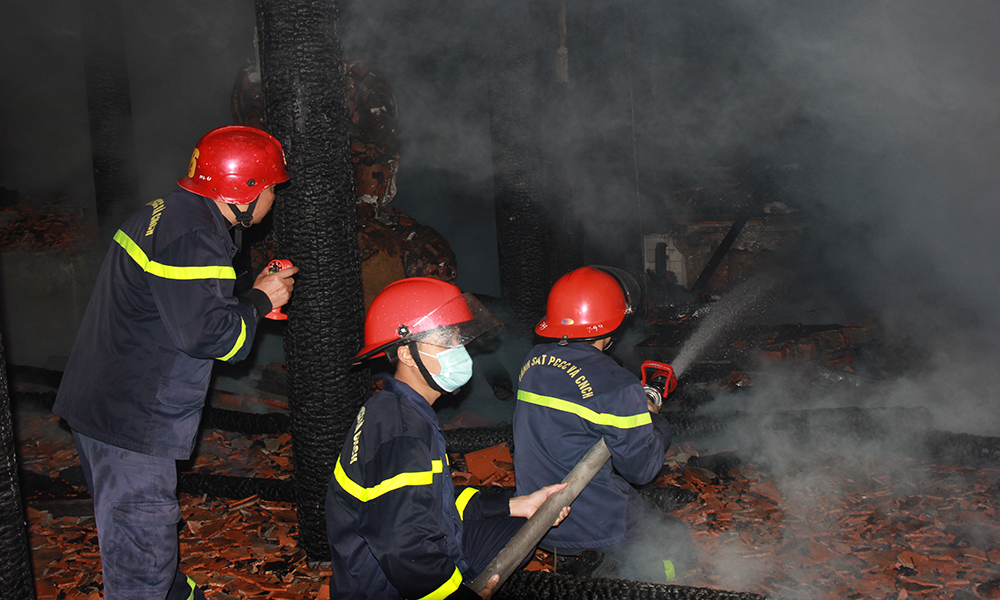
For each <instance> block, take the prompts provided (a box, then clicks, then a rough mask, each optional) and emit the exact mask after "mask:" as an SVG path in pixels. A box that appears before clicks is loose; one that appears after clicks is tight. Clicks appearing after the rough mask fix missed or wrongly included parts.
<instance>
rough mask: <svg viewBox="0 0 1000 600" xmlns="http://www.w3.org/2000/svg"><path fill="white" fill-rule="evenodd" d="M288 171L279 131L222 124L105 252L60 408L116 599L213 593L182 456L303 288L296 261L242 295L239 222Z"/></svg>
mask: <svg viewBox="0 0 1000 600" xmlns="http://www.w3.org/2000/svg"><path fill="white" fill-rule="evenodd" d="M284 181H288V173H287V171H286V170H285V157H284V153H283V152H282V148H281V144H280V143H278V140H276V139H274V138H273V137H271V136H270V135H268V134H267V133H265V132H263V131H261V130H259V129H254V128H252V127H243V126H230V127H221V128H218V129H215V130H213V131H210V132H209V133H208V134H206V135H205V136H204V137H203V138H201V140H200V141H199V142H198V144H197V145H196V146H195V149H194V152H193V153H192V155H191V160H190V164H189V166H188V171H187V175H186V176H185V177H182V178H181V179H179V180H178V182H177V183H178V185H180V187H181V188H182V189H179V190H175V191H174V192H172V193H170V194H168V195H166V196H164V197H163V198H159V199H156V200H153V201H152V202H150V203H148V204H146V205H145V206H143V207H142V208H141V209H139V210H138V211H136V212H135V213H134V214H133V215H132V216H130V217H129V218H128V219H126V220H125V222H124V223H123V224H122V225H121V228H120V229H119V230H118V232H117V233H116V234H115V236H114V243H112V245H111V248H110V250H108V253H107V255H106V257H105V259H104V265H103V267H102V268H101V271H100V274H99V275H98V278H97V282H96V284H95V287H94V291H93V295H92V296H91V299H90V303H89V304H88V306H87V311H86V313H85V314H84V317H83V321H82V323H81V325H80V330H79V332H78V333H77V338H76V342H75V343H74V345H73V350H72V352H71V354H70V357H69V361H68V363H67V365H66V369H65V371H64V373H63V378H62V382H61V384H60V386H59V392H58V394H57V396H56V402H55V407H54V408H53V411H54V412H55V413H56V414H57V415H59V416H60V417H62V418H64V419H65V420H66V421H67V423H68V424H69V426H70V428H71V429H72V430H73V439H74V440H75V442H76V446H77V450H78V453H79V455H80V460H81V463H82V465H83V470H84V475H85V477H86V480H87V486H88V487H89V488H90V492H91V497H92V498H93V501H94V514H95V518H96V521H97V533H98V540H99V543H100V550H101V563H102V568H103V573H104V597H105V598H106V599H108V600H115V599H119V598H129V599H136V598H140V599H144V598H149V599H153V598H156V599H157V600H162V599H163V598H168V599H173V598H185V599H187V598H204V594H202V592H201V590H199V589H198V588H197V586H195V584H194V582H193V581H192V580H191V579H190V578H188V577H186V576H185V575H183V574H182V573H181V572H180V570H179V569H178V558H179V557H178V542H177V523H178V521H179V520H180V517H181V512H180V508H179V506H178V502H177V467H176V461H177V460H186V459H188V458H190V456H191V452H192V450H193V448H194V444H195V440H196V434H197V430H198V424H199V421H200V420H201V411H202V408H203V406H204V404H205V393H206V391H207V389H208V383H209V378H210V376H211V372H212V364H213V362H214V361H215V360H223V361H228V362H236V361H239V360H242V359H243V358H245V357H246V356H247V355H248V354H249V352H250V346H251V344H252V343H253V339H254V335H255V333H256V331H257V324H258V323H259V321H260V319H261V318H262V317H263V316H264V315H266V314H267V313H268V312H269V311H270V310H271V309H272V308H277V307H280V306H282V305H284V304H285V303H286V302H287V301H288V299H289V298H290V296H291V293H292V287H293V280H292V275H294V274H295V273H296V272H297V271H298V269H296V268H290V269H285V270H283V271H280V272H278V273H271V274H269V273H267V272H263V273H261V274H260V275H259V276H258V277H257V279H256V281H255V282H254V284H253V287H252V289H250V290H247V291H246V292H244V293H241V294H240V295H238V296H237V295H235V294H234V292H233V284H234V282H235V280H236V272H235V270H234V269H233V266H232V260H233V256H234V254H235V253H236V247H235V245H234V244H233V239H232V237H231V236H230V232H229V229H230V228H231V227H233V226H234V225H239V226H240V227H243V228H246V227H249V226H251V225H252V224H254V223H258V222H260V219H261V218H263V217H264V215H266V214H267V212H268V211H269V210H270V209H271V205H272V203H273V202H274V186H275V185H276V184H279V183H282V182H284Z"/></svg>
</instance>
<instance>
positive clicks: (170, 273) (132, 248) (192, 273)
mask: <svg viewBox="0 0 1000 600" xmlns="http://www.w3.org/2000/svg"><path fill="white" fill-rule="evenodd" d="M115 241H116V242H118V245H119V246H121V247H122V248H124V249H125V252H127V253H128V255H129V256H131V257H132V260H134V261H135V262H136V264H138V265H139V266H140V267H141V268H142V270H143V271H145V272H147V273H149V274H150V275H156V276H157V277H162V278H164V279H181V280H192V279H236V269H234V268H233V267H231V266H207V267H175V266H171V265H165V264H163V263H158V262H156V261H153V260H149V257H148V256H146V253H145V252H143V251H142V248H140V247H139V244H136V243H135V242H133V241H132V238H130V237H128V235H126V234H125V232H124V231H122V230H121V229H119V230H118V233H116V234H115Z"/></svg>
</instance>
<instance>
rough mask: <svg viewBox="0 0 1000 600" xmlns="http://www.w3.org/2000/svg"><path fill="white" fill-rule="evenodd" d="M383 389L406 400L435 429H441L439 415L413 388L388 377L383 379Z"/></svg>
mask: <svg viewBox="0 0 1000 600" xmlns="http://www.w3.org/2000/svg"><path fill="white" fill-rule="evenodd" d="M382 389H383V390H385V391H387V392H391V393H393V394H395V395H397V396H400V397H402V398H406V399H407V400H409V401H410V403H411V404H413V405H414V406H416V407H417V410H419V411H420V413H421V414H423V415H424V416H425V417H427V420H428V421H430V422H431V424H432V425H434V427H436V428H437V429H441V422H440V421H438V417H437V413H436V412H434V407H433V406H431V404H430V402H428V401H427V399H426V398H424V397H423V396H421V395H420V394H418V393H417V392H416V391H414V389H413V388H411V387H410V386H408V385H406V384H405V383H403V382H402V381H399V380H398V379H396V378H395V377H393V376H392V375H386V376H385V377H383V378H382Z"/></svg>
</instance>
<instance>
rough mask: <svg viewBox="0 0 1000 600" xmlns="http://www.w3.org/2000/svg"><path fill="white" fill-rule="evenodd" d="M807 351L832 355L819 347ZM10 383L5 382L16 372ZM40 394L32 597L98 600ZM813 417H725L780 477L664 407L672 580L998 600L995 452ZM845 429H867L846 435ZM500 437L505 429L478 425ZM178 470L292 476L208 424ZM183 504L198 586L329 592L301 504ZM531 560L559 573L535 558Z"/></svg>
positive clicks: (775, 594) (190, 498)
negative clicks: (687, 551) (883, 443)
mask: <svg viewBox="0 0 1000 600" xmlns="http://www.w3.org/2000/svg"><path fill="white" fill-rule="evenodd" d="M814 337H815V336H814ZM843 345H844V344H840V345H839V346H838V347H837V351H838V352H840V351H842V348H841V346H843ZM800 346H801V344H800ZM818 358H820V359H821V360H823V362H822V363H820V364H822V365H826V366H829V365H830V364H832V363H831V361H830V360H829V357H828V356H819V357H818ZM826 366H824V368H826ZM846 372H848V373H849V371H846ZM823 373H826V372H825V371H824V372H823ZM13 379H14V381H15V388H16V381H17V373H16V372H15V374H14V377H13ZM724 379H726V380H728V381H730V382H731V381H734V380H735V379H736V378H734V377H733V376H730V377H728V378H724ZM822 380H823V381H826V382H829V381H830V378H829V377H823V378H822ZM847 385H851V386H854V385H855V383H854V382H851V381H848V383H847ZM730 387H736V388H738V387H740V386H739V385H735V386H732V385H730ZM43 388H44V386H42V387H39V386H35V387H29V388H24V387H22V388H20V390H17V389H15V391H17V392H18V393H14V394H13V396H14V399H15V409H16V410H15V417H16V422H17V430H18V434H19V439H20V445H19V448H20V460H21V464H22V467H23V469H24V473H23V476H22V487H23V489H24V492H25V496H26V501H27V505H28V517H29V525H30V532H29V533H30V539H31V545H32V555H33V560H34V568H35V575H36V581H37V590H38V597H39V598H40V599H50V598H59V599H62V598H98V597H100V590H101V587H100V585H101V577H100V568H99V565H100V557H99V553H98V551H97V537H96V532H95V530H94V524H93V517H92V516H90V512H89V511H88V506H89V500H88V499H87V498H86V490H85V487H84V486H83V485H82V477H81V474H80V469H79V466H78V463H77V459H76V453H75V450H74V449H73V445H72V440H71V438H70V436H69V433H68V431H67V430H66V429H65V426H64V425H62V424H61V423H60V422H59V420H58V419H57V418H56V417H54V416H53V415H52V414H51V413H50V412H49V411H48V410H47V409H46V408H45V406H44V402H37V401H33V400H32V399H31V398H35V397H36V396H37V395H38V394H39V390H42V394H41V397H44V396H45V394H44V389H43ZM26 392H27V393H26ZM32 394H35V396H32ZM249 400H250V401H252V399H249ZM268 402H270V401H268ZM270 408H273V407H269V409H270ZM813 412H814V413H815V414H821V415H823V418H824V419H826V420H824V421H821V422H819V423H818V424H817V423H809V422H808V421H809V419H812V418H813V416H809V417H803V416H802V415H801V414H793V413H781V414H778V415H777V416H775V415H773V414H772V415H770V416H768V417H767V418H766V419H764V420H762V419H761V418H758V417H752V418H751V417H749V416H747V415H745V414H743V415H741V416H739V417H738V418H737V419H736V421H740V419H742V423H743V424H746V423H751V424H752V425H754V426H755V427H754V428H756V429H760V430H764V435H762V436H761V437H760V438H759V439H757V440H754V443H755V444H760V443H763V442H766V441H770V440H771V439H772V438H773V437H775V436H777V435H786V436H787V437H789V439H790V440H791V441H792V444H791V445H790V446H787V447H791V448H795V445H794V444H795V443H801V444H802V447H803V452H802V455H801V456H790V457H789V456H785V457H784V461H785V464H783V465H782V466H783V467H786V469H783V470H784V471H785V474H784V475H778V474H777V473H776V471H775V470H773V469H772V466H773V463H770V462H768V461H765V460H761V461H758V460H755V458H754V454H753V451H752V450H750V451H748V449H747V448H740V447H729V445H727V444H730V445H731V444H738V443H740V438H737V437H733V436H726V435H721V436H720V435H713V436H698V435H693V434H691V432H695V431H708V430H711V431H713V432H715V433H718V429H719V428H720V427H724V426H725V425H724V419H718V418H710V419H708V420H702V421H697V419H696V418H693V419H689V420H687V421H682V420H681V417H684V418H688V417H691V413H690V412H689V413H677V414H671V417H670V418H671V419H677V422H676V426H675V435H676V436H677V438H678V439H677V440H676V441H675V443H674V444H673V446H672V447H671V450H670V452H669V453H668V456H667V460H666V463H665V466H664V469H663V470H662V471H661V474H660V476H659V477H658V478H657V480H656V481H655V483H654V484H652V485H650V486H644V487H643V489H642V490H641V493H642V494H643V495H644V496H646V497H647V498H651V499H652V501H654V503H655V504H656V505H657V506H659V507H660V508H661V509H664V510H666V511H669V512H671V513H672V514H673V515H675V516H676V517H678V518H679V519H681V520H682V521H683V522H685V523H686V524H687V525H688V527H689V528H690V530H691V532H692V534H693V537H694V540H695V542H696V543H697V545H698V546H699V548H700V549H701V562H700V564H699V565H698V566H697V567H696V568H695V569H693V570H691V571H689V572H686V573H680V574H679V575H678V577H677V579H676V580H674V581H673V582H672V583H676V584H678V585H684V586H693V587H705V588H714V589H717V590H731V591H739V592H751V593H756V594H762V595H766V596H770V597H772V598H786V599H789V600H791V599H809V600H821V599H827V598H829V599H835V598H836V599H844V598H848V599H862V598H878V599H892V600H899V599H905V598H954V599H959V600H966V599H974V598H1000V520H998V519H997V515H996V510H997V507H998V505H1000V467H998V466H997V465H998V464H1000V463H997V462H996V461H992V462H989V461H988V462H986V463H979V464H976V465H971V466H970V465H969V464H968V463H965V462H963V461H961V460H950V459H948V454H947V453H946V452H943V451H940V449H939V451H938V453H937V454H936V455H935V454H933V453H932V454H930V455H922V453H912V452H908V451H905V449H904V450H900V451H898V452H896V451H893V452H888V451H887V452H884V453H882V454H879V453H875V454H866V455H865V457H864V458H860V459H859V458H858V456H853V455H851V454H850V453H849V452H841V451H840V449H842V448H843V447H845V445H846V446H849V445H850V444H852V443H854V444H858V445H870V444H872V443H873V440H876V441H878V440H881V439H882V438H883V437H884V435H885V434H886V431H887V430H886V429H885V428H883V427H882V426H881V425H879V424H878V423H875V422H869V421H873V418H874V416H878V418H879V419H884V420H886V421H891V422H892V429H899V428H901V427H902V425H901V424H900V419H901V418H903V417H904V416H906V418H909V419H911V421H912V423H910V425H911V426H914V427H927V425H926V424H925V423H924V422H923V421H922V420H921V418H920V417H921V415H920V413H919V411H912V410H907V411H906V412H905V413H899V412H896V411H893V410H884V411H881V412H878V411H861V412H858V411H853V409H852V410H849V411H840V412H838V411H826V412H824V411H813ZM803 414H804V413H803ZM831 416H832V417H833V418H835V419H836V420H833V421H831V420H829V419H830V418H831ZM754 419H757V420H754ZM210 420H211V419H210ZM706 424H707V425H706ZM762 424H763V425H766V427H764V426H763V425H762ZM831 424H832V425H831ZM699 427H701V430H699V429H698V428H699ZM810 427H811V429H810ZM785 429H787V430H788V431H784V430H785ZM854 429H861V430H863V434H864V435H862V436H861V437H857V438H852V437H851V435H853V434H852V431H853V430H854ZM827 430H834V431H835V434H836V435H841V434H845V435H846V437H847V438H848V439H847V440H846V444H845V445H837V446H830V445H827V444H823V443H816V435H817V432H820V431H827ZM689 434H690V435H689ZM505 435H506V434H505V433H504V431H503V428H502V427H500V428H496V429H495V430H492V431H491V432H490V436H492V437H490V436H487V437H488V438H489V439H491V440H492V439H493V438H495V437H499V438H503V437H504V436H505ZM935 435H937V434H935ZM940 437H941V436H940V435H937V437H935V436H933V435H931V436H928V437H927V438H926V440H927V441H925V442H924V443H923V445H925V446H926V445H928V443H929V442H933V443H934V444H937V445H939V446H940V445H941V443H940V442H939V441H937V440H939V438H940ZM484 439H487V438H484ZM921 439H924V438H921ZM720 440H724V441H720ZM742 441H744V442H745V441H746V440H745V439H743V440H742ZM841 441H844V440H841ZM983 443H985V442H983ZM989 443H992V441H990V442H989ZM468 444H469V441H468V440H464V439H463V440H461V443H457V440H453V445H456V446H462V445H464V446H468ZM917 445H918V446H920V445H921V443H920V442H918V443H917ZM806 446H809V447H810V448H809V452H808V453H807V452H805V451H804V449H805V447H806ZM896 450H899V449H898V448H896ZM784 454H785V455H787V454H789V453H788V452H787V450H786V451H785V452H784ZM792 454H794V452H793V453H792ZM980 454H982V452H980ZM921 456H925V457H923V458H921ZM926 456H930V458H927V457H926ZM450 458H451V464H452V469H453V476H454V478H455V481H456V483H459V484H461V485H478V486H490V485H499V486H512V485H513V484H514V477H515V474H514V473H513V464H512V463H513V461H512V460H511V457H510V451H509V448H508V447H507V445H506V444H503V443H501V444H499V445H497V444H496V442H495V441H490V446H489V447H486V448H480V449H478V450H474V451H473V450H471V449H464V450H462V453H461V454H460V453H456V454H453V455H452V456H451V457H450ZM787 467H790V468H787ZM184 469H185V471H184V473H186V474H201V475H228V476H233V477H241V478H265V479H267V480H271V481H274V482H279V483H282V482H283V483H289V482H290V479H291V477H292V475H293V473H292V467H291V440H290V435H289V434H288V433H287V432H286V431H274V432H269V433H255V434H244V433H235V432H232V431H226V430H223V429H219V428H215V427H211V426H210V427H207V428H206V430H205V432H204V435H203V437H202V440H201V442H200V443H199V446H198V452H197V457H196V458H195V460H193V461H192V462H191V463H190V464H186V465H184ZM789 471H791V472H793V473H794V477H791V478H790V477H789V476H788V472H789ZM184 473H182V480H183V477H184ZM182 487H183V485H182ZM180 498H181V506H182V511H183V515H184V520H183V523H182V528H181V533H180V536H181V553H182V560H183V568H184V570H185V572H187V573H188V574H190V575H191V577H193V578H194V579H195V580H196V581H197V582H198V583H199V584H200V585H201V586H202V588H203V589H204V590H205V592H206V595H207V596H208V597H209V598H214V599H229V598H288V599H297V598H327V597H329V590H328V589H327V588H326V580H327V577H328V573H327V571H326V569H325V565H323V564H315V563H310V562H309V561H307V560H306V557H305V556H304V554H303V553H302V552H301V551H299V550H298V549H297V547H296V543H295V540H296V537H297V529H296V519H295V507H294V504H292V503H290V502H282V501H275V500H273V499H265V498H262V497H261V496H259V495H248V496H247V497H238V498H219V497H212V496H210V495H207V494H204V493H195V494H191V493H182V494H181V496H180ZM561 564H562V563H561ZM528 569H530V570H543V571H553V570H557V569H556V567H555V566H554V565H553V557H551V556H549V555H547V554H545V553H543V552H536V554H535V558H534V560H533V561H532V562H531V563H530V564H529V566H528Z"/></svg>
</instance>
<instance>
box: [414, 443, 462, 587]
mask: <svg viewBox="0 0 1000 600" xmlns="http://www.w3.org/2000/svg"><path fill="white" fill-rule="evenodd" d="M436 462H441V461H436ZM461 585H462V572H461V571H459V570H458V567H455V572H454V573H452V574H451V578H450V579H449V580H448V581H446V582H444V584H442V585H441V587H439V588H438V589H436V590H434V591H433V592H431V593H429V594H427V595H426V596H424V597H423V598H420V600H444V599H445V598H447V597H448V596H450V595H452V594H454V593H455V590H457V589H458V588H459V587H461Z"/></svg>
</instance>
